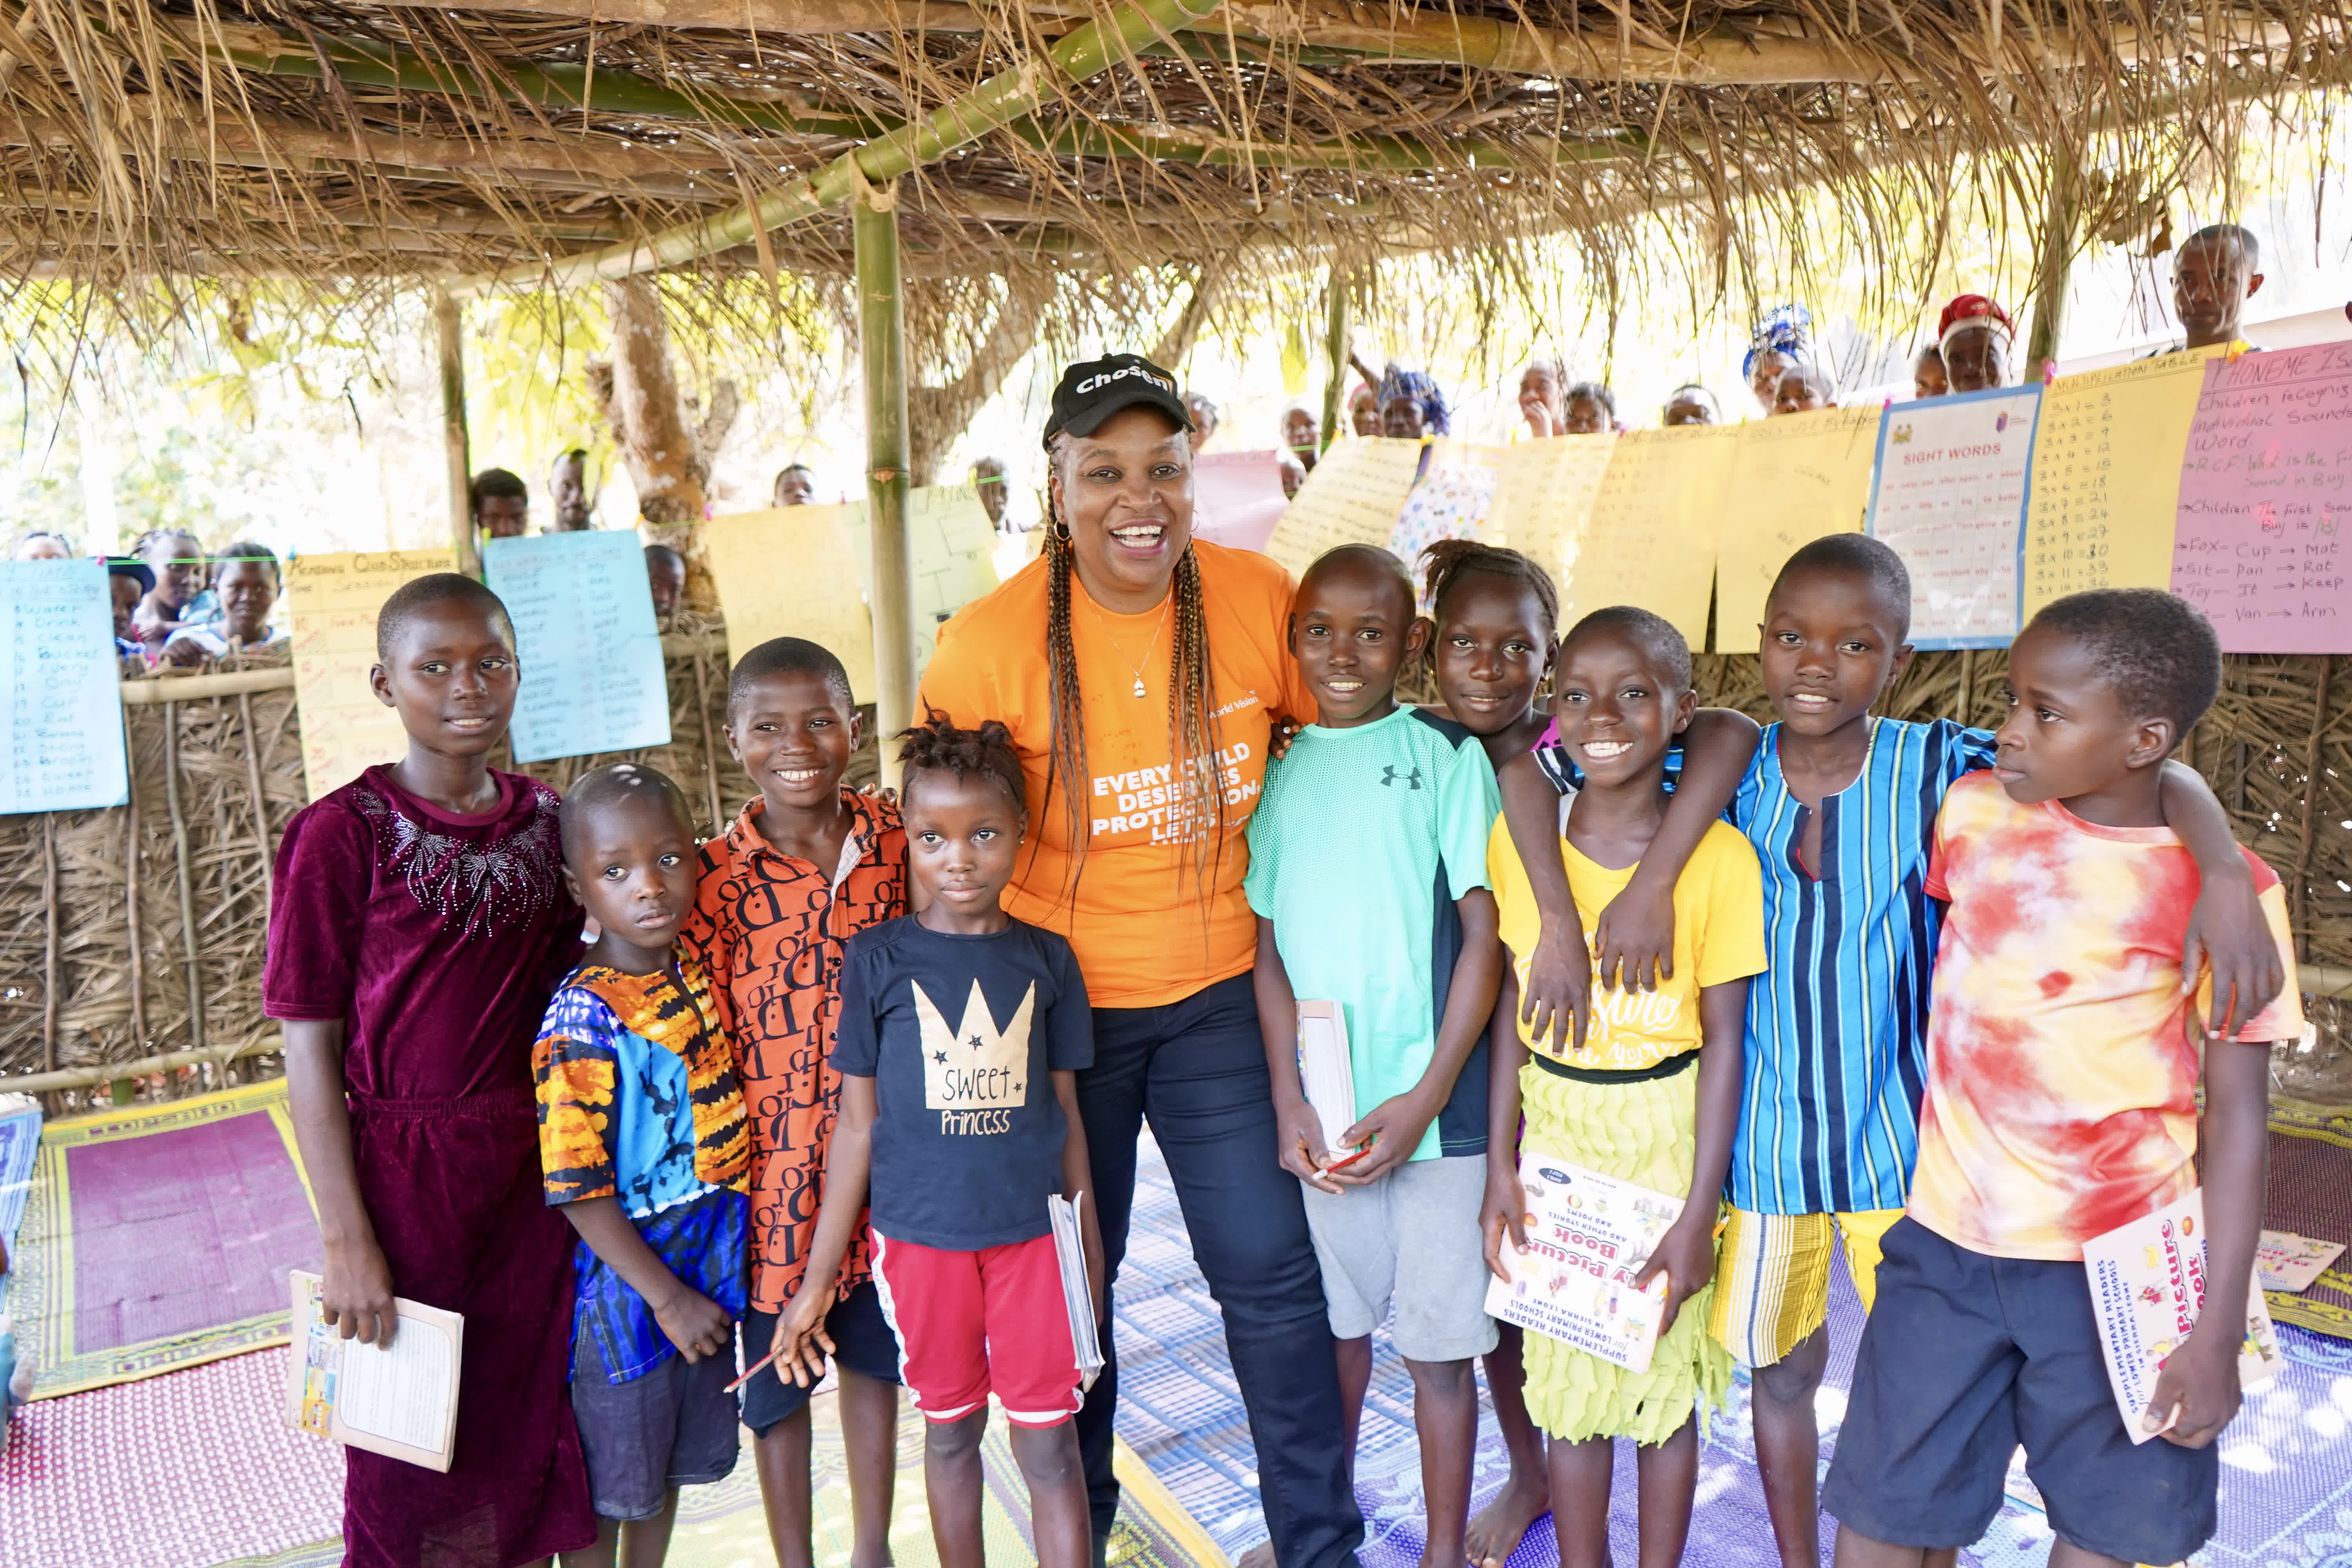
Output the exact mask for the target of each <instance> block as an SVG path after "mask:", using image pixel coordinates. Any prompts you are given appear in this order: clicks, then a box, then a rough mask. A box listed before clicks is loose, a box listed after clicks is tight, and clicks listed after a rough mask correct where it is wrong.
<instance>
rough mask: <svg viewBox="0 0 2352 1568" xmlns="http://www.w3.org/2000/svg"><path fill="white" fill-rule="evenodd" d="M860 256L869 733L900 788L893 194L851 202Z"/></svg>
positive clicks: (907, 719) (898, 332) (899, 477)
mask: <svg viewBox="0 0 2352 1568" xmlns="http://www.w3.org/2000/svg"><path fill="white" fill-rule="evenodd" d="M849 210H850V232H851V236H852V237H853V239H854V240H855V242H856V249H857V348H858V354H857V357H858V362H859V365H860V368H861V370H862V373H863V375H864V379H865V382H866V516H867V518H868V519H869V526H868V528H867V530H866V532H867V536H868V538H869V539H870V540H871V541H872V547H873V552H874V560H873V579H872V580H873V584H874V727H875V731H876V734H877V740H878V741H879V742H881V743H880V744H878V745H877V748H876V749H877V752H878V754H879V760H880V762H881V765H882V766H881V781H882V785H883V787H884V788H887V789H896V788H898V758H897V757H896V756H895V755H894V754H893V752H892V750H891V747H890V745H889V744H888V737H890V736H892V735H895V734H897V733H898V731H901V730H903V729H905V728H906V727H907V726H908V725H909V724H911V723H913V722H914V718H915V614H914V605H915V581H914V565H913V562H912V559H911V558H910V556H909V553H908V548H907V323H906V317H905V313H904V311H903V310H902V309H901V303H900V297H899V279H898V186H897V185H896V184H892V185H890V186H888V187H887V188H885V189H879V190H877V189H875V188H874V187H872V186H867V187H866V188H865V189H862V190H860V191H859V192H858V193H857V195H856V198H855V199H854V200H853V201H852V202H851V204H850V209H849Z"/></svg>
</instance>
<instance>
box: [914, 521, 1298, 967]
mask: <svg viewBox="0 0 2352 1568" xmlns="http://www.w3.org/2000/svg"><path fill="white" fill-rule="evenodd" d="M1192 548H1193V550H1194V552H1196V553H1197V554H1198V557H1199V560H1200V563H1201V600H1202V612H1203V616H1204V618H1205V620H1206V622H1207V626H1208V634H1209V682H1210V703H1209V711H1210V714H1211V717H1212V720H1213V722H1214V724H1215V726H1216V744H1217V782H1218V785H1219V792H1220V795H1221V805H1220V810H1221V812H1222V815H1223V820H1222V822H1221V823H1219V824H1218V825H1216V826H1214V827H1213V828H1212V829H1211V831H1213V833H1215V835H1216V843H1215V845H1214V846H1213V857H1212V858H1211V861H1210V864H1209V867H1208V869H1207V880H1208V888H1207V890H1206V893H1205V895H1204V893H1203V891H1202V883H1201V873H1200V871H1199V870H1198V869H1197V868H1196V865H1195V860H1194V853H1193V851H1194V847H1195V845H1196V843H1197V839H1196V837H1195V829H1194V825H1192V824H1191V823H1189V822H1186V821H1182V820H1180V819H1179V807H1180V806H1181V802H1182V798H1183V796H1182V793H1181V788H1180V787H1178V786H1177V785H1176V784H1175V781H1174V779H1173V777H1172V773H1173V767H1172V762H1171V743H1170V738H1169V729H1168V685H1169V658H1170V652H1171V644H1172V642H1173V640H1174V637H1175V634H1176V627H1175V606H1174V605H1172V604H1163V605H1162V606H1161V607H1160V609H1154V610H1147V611H1145V612H1144V613H1143V614H1142V615H1139V616H1122V615H1118V614H1115V613H1113V612H1112V611H1109V610H1106V609H1104V608H1103V607H1102V606H1100V605H1097V604H1096V603H1095V602H1094V601H1093V600H1092V599H1089V598H1088V597H1087V592H1086V589H1085V587H1084V586H1083V585H1082V584H1071V599H1070V641H1071V646H1072V647H1073V649H1074V650H1075V652H1076V656H1077V663H1078V697H1079V706H1080V709H1081V710H1082V712H1083V715H1084V719H1085V723H1086V737H1087V773H1089V774H1091V775H1092V776H1091V777H1090V778H1088V779H1087V781H1086V782H1085V784H1084V785H1083V786H1082V787H1083V788H1084V789H1085V791H1086V795H1087V847H1086V858H1085V861H1084V863H1083V868H1082V869H1081V870H1080V872H1079V875H1078V878H1077V887H1076V891H1075V893H1073V891H1072V889H1071V888H1070V886H1069V883H1070V874H1071V862H1072V848H1073V846H1072V845H1071V843H1070V836H1069V831H1068V829H1067V827H1066V825H1065V822H1064V819H1063V804H1062V794H1061V792H1062V790H1063V788H1064V786H1065V781H1064V780H1061V779H1058V778H1057V779H1055V780H1054V798H1052V799H1051V800H1048V799H1047V798H1046V795H1045V780H1046V771H1047V763H1048V761H1049V759H1050V756H1051V753H1052V751H1053V744H1054V742H1053V733H1054V724H1053V718H1054V710H1053V701H1052V693H1051V689H1050V686H1049V683H1048V680H1047V676H1046V669H1045V618H1046V615H1045V612H1046V600H1045V586H1046V584H1045V562H1044V561H1043V560H1038V561H1032V562H1031V563H1029V564H1028V565H1026V566H1024V567H1023V568H1022V569H1021V570H1020V571H1019V572H1018V573H1016V574H1014V575H1013V577H1012V579H1011V580H1010V581H1008V582H1006V583H1005V584H1003V585H1002V586H1001V587H999V588H998V589H997V590H996V591H995V592H994V593H992V594H990V595H987V596H986V597H985V598H982V599H977V600H974V601H973V602H972V603H971V604H969V605H965V606H964V607H963V608H962V609H961V611H959V612H957V614H956V616H955V617H954V618H953V619H952V620H950V621H949V622H948V624H947V625H946V626H941V627H940V645H939V651H938V652H937V653H935V654H934V655H932V657H931V662H930V664H929V666H928V667H927V668H925V669H924V671H923V686H922V696H921V700H920V702H919V704H918V706H919V707H922V706H929V707H932V708H936V709H938V710H940V711H941V712H943V713H945V714H946V715H947V716H948V717H949V718H950V719H952V720H953V721H955V722H956V723H958V724H961V725H975V724H978V723H979V722H981V721H982V720H984V719H994V720H997V721H1000V722H1002V723H1003V725H1004V726H1005V727H1006V728H1007V729H1009V730H1011V731H1013V749H1014V750H1015V751H1016V752H1019V753H1020V756H1021V771H1022V773H1023V776H1024V780H1025V781H1026V784H1027V788H1028V795H1029V838H1028V843H1027V845H1026V846H1025V847H1024V849H1023V852H1022V855H1021V858H1020V859H1019V860H1018V861H1017V862H1016V863H1015V864H1014V867H1013V885H1012V886H1011V887H1010V888H1008V889H1006V890H1005V897H1004V907H1005V909H1006V910H1007V911H1009V912H1010V913H1012V914H1013V915H1014V916H1015V917H1017V918H1019V919H1021V920H1024V921H1028V922H1030V923H1031V924H1032V925H1039V926H1043V927H1045V929H1046V930H1047V931H1058V932H1060V933H1061V934H1062V935H1063V936H1065V937H1066V938H1068V939H1069V943H1070V945H1071V947H1073V948H1075V949H1076V951H1077V955H1078V966H1079V968H1080V969H1081V970H1083V971H1084V972H1085V974H1086V977H1087V997H1088V999H1089V1000H1090V1001H1092V1002H1093V1003H1094V1005H1096V1006H1097V1007H1156V1006H1161V1005H1166V1004H1168V1003H1171V1002H1177V1001H1181V1000H1182V999H1183V998H1185V997H1187V996H1190V995H1192V994H1193V993H1194V992H1196V991H1199V990H1202V989H1203V988H1204V987H1206V986H1209V985H1212V984H1215V983H1216V982H1218V981H1220V980H1228V979H1231V978H1232V977H1233V976H1234V975H1236V974H1246V973H1249V969H1250V966H1251V964H1252V963H1255V961H1256V957H1257V917H1256V916H1255V915H1254V914H1252V913H1251V912H1250V907H1249V900H1248V898H1247V897H1246V896H1245V895H1244V892H1243V891H1242V878H1243V875H1244V873H1245V872H1246V871H1247V870H1248V869H1249V846H1248V844H1247V843H1246V842H1244V837H1243V833H1244V829H1246V828H1247V827H1248V826H1249V819H1250V814H1251V812H1253V811H1255V809H1256V808H1257V800H1258V791H1259V787H1260V785H1261V784H1263V782H1264V780H1265V757H1266V742H1267V740H1268V738H1269V736H1270V735H1271V733H1272V731H1273V721H1274V719H1275V717H1276V715H1284V716H1287V717H1290V718H1295V719H1297V720H1300V721H1309V720H1312V719H1313V718H1314V716H1315V707H1314V703H1313V701H1312V700H1310V699H1309V698H1308V697H1307V693H1306V689H1305V688H1304V687H1303V686H1302V685H1301V684H1300V682H1299V679H1298V676H1297V667H1296V666H1295V665H1294V664H1293V663H1292V662H1291V658H1290V653H1289V650H1288V647H1287V646H1286V638H1287V636H1288V630H1289V626H1288V623H1289V617H1290V599H1291V583H1290V574H1288V573H1286V572H1285V571H1284V570H1283V569H1282V568H1281V567H1280V566H1279V565H1277V564H1276V563H1274V562H1273V561H1272V560H1270V559H1268V558H1267V557H1265V556H1264V555H1259V554H1257V553H1255V552H1251V551H1246V550H1227V549H1225V548H1223V546H1221V545H1215V544H1211V543H1209V542H1206V541H1205V540H1195V541H1194V542H1193V544H1192ZM1163 611H1164V612H1165V613H1164V614H1163ZM1138 680H1141V681H1142V682H1143V686H1144V695H1143V696H1142V697H1140V698H1139V697H1137V696H1135V694H1134V687H1135V683H1136V682H1137V681H1138Z"/></svg>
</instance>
